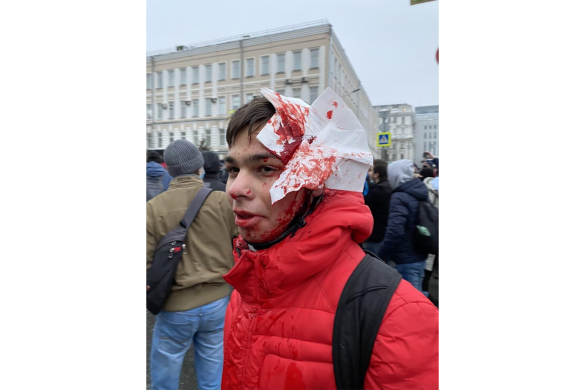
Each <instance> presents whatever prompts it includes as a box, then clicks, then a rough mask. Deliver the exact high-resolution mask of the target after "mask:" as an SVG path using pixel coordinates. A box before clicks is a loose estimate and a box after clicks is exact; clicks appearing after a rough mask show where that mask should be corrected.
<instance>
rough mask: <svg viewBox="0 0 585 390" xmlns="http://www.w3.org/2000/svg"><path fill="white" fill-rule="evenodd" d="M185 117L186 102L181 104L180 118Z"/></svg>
mask: <svg viewBox="0 0 585 390" xmlns="http://www.w3.org/2000/svg"><path fill="white" fill-rule="evenodd" d="M186 117H187V102H181V118H186Z"/></svg>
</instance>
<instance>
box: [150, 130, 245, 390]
mask: <svg viewBox="0 0 585 390" xmlns="http://www.w3.org/2000/svg"><path fill="white" fill-rule="evenodd" d="M164 160H165V162H166V164H167V170H168V172H169V174H170V175H171V176H173V180H172V181H171V183H170V184H169V189H168V190H167V191H165V192H163V193H161V194H159V195H157V196H155V197H154V198H152V199H150V200H149V201H148V202H147V203H146V269H147V270H148V269H149V268H150V267H151V265H152V262H153V256H154V252H155V250H156V248H157V245H158V243H159V242H160V240H161V239H162V238H163V237H164V236H165V234H166V233H168V232H169V231H170V230H171V229H173V228H174V227H176V226H179V222H180V221H181V218H183V215H184V214H185V211H187V209H188V208H189V205H190V204H191V202H192V201H193V199H194V198H195V196H196V195H197V193H198V192H199V190H201V189H202V188H203V187H204V186H205V183H204V182H203V180H202V178H201V168H202V167H203V155H202V154H201V152H200V151H199V149H197V147H196V146H195V145H194V144H192V143H191V142H189V141H185V140H177V141H175V142H172V143H171V144H170V145H169V146H168V147H167V148H166V150H165V152H164ZM238 235H239V232H238V227H237V226H236V223H235V217H234V213H233V212H232V208H231V206H230V204H229V202H228V200H227V197H226V195H225V192H223V191H213V192H212V193H211V194H209V196H208V197H207V199H206V200H205V202H204V203H203V205H202V206H201V209H200V210H199V213H198V214H197V217H196V218H195V220H194V221H193V223H192V224H191V225H190V226H189V228H188V229H187V237H186V242H185V244H186V246H187V248H188V250H187V251H185V252H184V253H183V257H182V259H181V262H180V263H179V265H178V268H177V272H176V274H175V283H174V284H173V286H172V288H171V293H170V295H169V297H168V299H167V301H166V302H165V305H164V307H163V310H162V311H161V312H160V313H158V315H157V316H156V322H155V325H154V331H153V334H152V348H151V350H150V379H151V382H152V386H151V388H152V389H153V390H157V389H178V388H179V383H180V376H181V367H182V365H183V358H184V356H185V353H186V352H187V351H188V350H189V347H190V346H191V344H193V349H194V352H195V372H196V376H197V383H198V386H199V388H200V389H219V388H220V382H221V375H222V367H223V328H224V319H225V312H226V308H227V305H228V302H229V298H230V293H231V287H230V285H229V284H228V283H227V282H226V281H225V280H224V279H223V275H225V274H227V273H228V272H229V271H230V270H231V268H232V267H233V266H234V256H233V254H232V242H233V239H234V238H236V237H238Z"/></svg>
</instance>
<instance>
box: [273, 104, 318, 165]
mask: <svg viewBox="0 0 585 390" xmlns="http://www.w3.org/2000/svg"><path fill="white" fill-rule="evenodd" d="M275 96H276V99H277V100H278V101H277V102H276V103H274V108H275V109H276V114H275V115H274V117H273V118H271V119H270V120H269V121H268V123H271V124H272V127H273V128H274V132H275V133H276V134H277V135H278V137H279V139H278V140H277V141H276V143H277V144H278V145H282V146H283V150H282V152H279V153H276V152H274V151H272V150H271V152H272V153H274V154H277V155H278V156H280V158H281V160H282V162H283V163H285V164H286V163H287V162H288V161H289V160H290V159H291V157H292V155H293V154H294V152H295V151H296V150H297V148H298V147H299V145H300V144H301V141H302V137H303V135H305V124H306V123H307V116H308V115H309V107H303V106H301V105H299V104H295V103H292V102H289V101H287V100H285V99H283V98H282V96H281V95H280V94H278V93H275Z"/></svg>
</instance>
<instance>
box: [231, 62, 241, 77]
mask: <svg viewBox="0 0 585 390" xmlns="http://www.w3.org/2000/svg"><path fill="white" fill-rule="evenodd" d="M241 73H242V71H241V70H240V60H235V61H232V79H239V78H240V74H241Z"/></svg>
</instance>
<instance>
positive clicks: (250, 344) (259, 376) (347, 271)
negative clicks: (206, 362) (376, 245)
mask: <svg viewBox="0 0 585 390" xmlns="http://www.w3.org/2000/svg"><path fill="white" fill-rule="evenodd" d="M306 223H307V224H306V226H305V227H304V228H302V229H299V230H298V231H297V233H296V234H295V235H294V237H292V238H290V237H289V238H286V239H285V240H284V241H282V242H280V243H278V244H276V245H274V246H272V247H270V248H268V249H265V250H261V251H252V250H250V249H249V247H248V245H247V243H246V242H245V241H244V240H243V239H242V238H241V236H240V237H239V238H238V239H237V240H235V242H234V243H235V245H234V246H235V250H234V257H235V262H236V263H235V266H234V267H233V268H232V269H231V271H230V272H228V273H227V274H226V275H224V279H225V280H226V281H227V282H228V283H230V284H231V285H232V286H234V287H235V289H236V290H235V291H234V292H233V293H232V297H231V300H230V303H229V305H228V308H227V312H226V317H225V332H224V369H223V378H222V389H235V388H237V389H241V388H245V389H258V388H262V389H289V388H290V389H293V388H294V389H334V388H336V385H335V376H334V373H333V357H332V335H333V320H334V318H335V311H336V309H337V304H338V301H339V298H340V296H341V292H342V290H343V287H344V286H345V283H346V282H347V280H348V278H349V276H350V275H351V273H352V272H353V270H354V269H355V267H356V266H357V264H358V263H359V261H360V260H361V259H362V258H363V257H364V255H365V254H364V252H363V250H362V249H361V248H360V247H359V245H358V243H360V242H363V241H364V240H365V239H366V238H367V237H369V235H370V234H371V232H372V228H373V221H372V215H371V213H370V211H369V208H368V207H367V206H366V205H365V204H364V200H363V196H362V195H361V194H359V193H354V192H348V191H327V192H326V195H325V198H324V200H323V202H321V204H320V205H319V206H318V207H317V209H316V210H315V212H314V213H313V214H311V215H309V216H308V217H307V218H306ZM438 317H439V313H438V310H437V309H436V308H435V307H434V306H433V305H432V304H431V302H430V301H429V300H428V299H427V298H426V297H425V296H424V295H423V294H422V293H421V292H419V291H418V290H416V289H415V288H414V287H413V286H412V285H411V284H410V283H408V282H406V281H404V280H403V281H401V282H400V284H399V286H398V288H397V289H396V291H395V293H394V295H393V297H392V300H391V301H390V304H389V305H388V308H387V310H386V314H385V315H384V320H383V322H382V325H381V327H380V330H379V332H378V336H377V338H376V343H375V346H374V350H373V352H372V357H371V361H370V366H369V369H368V372H367V374H366V379H365V383H364V388H365V389H382V388H383V389H386V390H388V389H396V390H399V389H400V390H403V389H417V390H422V389H437V388H438V380H439V373H438V366H439V358H438V357H439V329H438V322H439V321H438Z"/></svg>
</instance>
